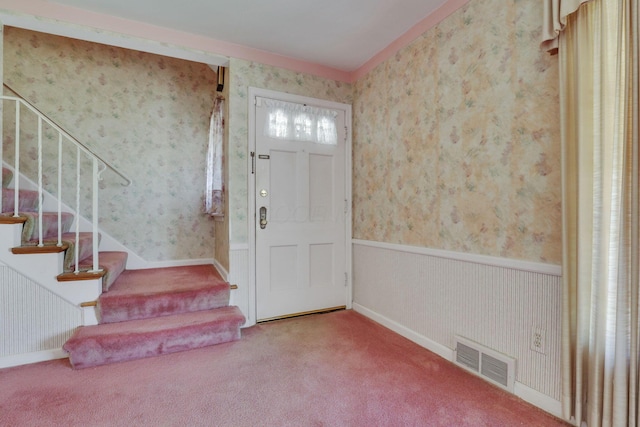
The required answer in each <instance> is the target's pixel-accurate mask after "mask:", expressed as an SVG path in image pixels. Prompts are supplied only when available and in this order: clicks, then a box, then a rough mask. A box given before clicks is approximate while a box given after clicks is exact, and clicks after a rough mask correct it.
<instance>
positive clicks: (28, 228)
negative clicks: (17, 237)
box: [20, 212, 74, 242]
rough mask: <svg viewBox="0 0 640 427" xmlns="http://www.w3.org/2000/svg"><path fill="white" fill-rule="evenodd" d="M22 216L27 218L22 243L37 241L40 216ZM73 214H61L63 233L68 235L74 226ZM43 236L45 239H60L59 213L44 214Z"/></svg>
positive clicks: (21, 213) (23, 214)
mask: <svg viewBox="0 0 640 427" xmlns="http://www.w3.org/2000/svg"><path fill="white" fill-rule="evenodd" d="M20 216H24V217H26V218H27V221H26V222H25V223H24V226H23V228H22V241H23V242H28V241H30V240H37V239H38V233H39V228H38V227H39V221H38V214H37V213H36V212H20ZM73 218H74V217H73V214H71V213H69V212H62V213H61V214H60V219H61V225H62V233H66V232H68V231H69V229H70V228H71V224H73ZM42 230H43V231H42V233H43V234H42V236H43V239H45V240H49V239H57V238H58V213H57V212H42Z"/></svg>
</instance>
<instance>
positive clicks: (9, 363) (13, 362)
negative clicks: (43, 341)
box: [0, 348, 69, 369]
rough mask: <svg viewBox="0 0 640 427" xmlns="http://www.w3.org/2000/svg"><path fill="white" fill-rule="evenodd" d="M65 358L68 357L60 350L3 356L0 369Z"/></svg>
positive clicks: (0, 358) (0, 360) (0, 359)
mask: <svg viewBox="0 0 640 427" xmlns="http://www.w3.org/2000/svg"><path fill="white" fill-rule="evenodd" d="M67 357H69V355H68V354H67V352H65V351H64V350H62V349H61V348H57V349H53V350H43V351H36V352H33V353H25V354H16V355H11V356H4V357H0V369H2V368H11V367H13V366H21V365H29V364H31V363H38V362H46V361H47V360H56V359H65V358H67Z"/></svg>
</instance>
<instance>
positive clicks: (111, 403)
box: [0, 311, 568, 427]
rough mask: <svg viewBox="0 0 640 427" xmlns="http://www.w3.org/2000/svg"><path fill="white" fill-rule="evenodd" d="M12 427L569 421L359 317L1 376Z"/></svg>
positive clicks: (299, 321)
mask: <svg viewBox="0 0 640 427" xmlns="http://www.w3.org/2000/svg"><path fill="white" fill-rule="evenodd" d="M0 425H2V426H447V427H449V426H566V425H568V424H565V423H563V422H562V421H560V420H558V419H555V418H553V417H552V416H550V415H548V414H546V413H545V412H543V411H541V410H539V409H537V408H535V407H533V406H531V405H529V404H527V403H525V402H524V401H522V400H520V399H518V398H516V397H515V396H513V395H511V394H508V393H506V392H504V391H502V390H500V389H498V388H497V387H494V386H492V385H489V384H488V383H486V382H485V381H483V380H481V379H479V378H476V377H474V376H472V375H471V374H468V373H467V372H465V371H463V370H461V369H459V368H457V367H456V366H455V365H453V364H451V363H450V362H448V361H446V360H444V359H442V358H440V357H439V356H436V355H434V354H433V353H431V352H429V351H427V350H425V349H423V348H421V347H419V346H418V345H416V344H414V343H412V342H410V341H408V340H406V339H404V338H402V337H400V336H398V335H396V334H394V333H393V332H391V331H389V330H387V329H385V328H383V327H382V326H379V325H377V324H376V323H374V322H372V321H370V320H368V319H366V318H365V317H363V316H361V315H359V314H357V313H355V312H352V311H339V312H334V313H329V314H322V315H313V316H306V317H301V318H295V319H288V320H281V321H276V322H270V323H266V324H261V325H258V326H255V327H252V328H246V329H243V331H242V339H241V340H240V341H235V342H231V343H226V344H221V345H217V346H212V347H206V348H202V349H197V350H191V351H186V352H181V353H174V354H170V355H165V356H160V357H153V358H148V359H141V360H135V361H130V362H123V363H116V364H113V365H106V366H100V367H95V368H88V369H84V370H80V371H74V370H72V369H71V367H70V366H69V362H68V360H65V359H63V360H58V361H51V362H44V363H38V364H33V365H27V366H21V367H15V368H8V369H3V370H0Z"/></svg>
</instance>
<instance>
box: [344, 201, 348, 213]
mask: <svg viewBox="0 0 640 427" xmlns="http://www.w3.org/2000/svg"><path fill="white" fill-rule="evenodd" d="M347 212H349V201H348V200H347V199H344V213H345V214H347Z"/></svg>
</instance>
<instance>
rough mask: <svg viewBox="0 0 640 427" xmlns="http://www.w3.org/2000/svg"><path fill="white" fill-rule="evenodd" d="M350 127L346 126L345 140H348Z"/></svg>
mask: <svg viewBox="0 0 640 427" xmlns="http://www.w3.org/2000/svg"><path fill="white" fill-rule="evenodd" d="M348 132H349V128H348V127H347V126H345V127H344V142H347V139H348V136H349V135H348Z"/></svg>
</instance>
